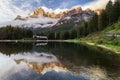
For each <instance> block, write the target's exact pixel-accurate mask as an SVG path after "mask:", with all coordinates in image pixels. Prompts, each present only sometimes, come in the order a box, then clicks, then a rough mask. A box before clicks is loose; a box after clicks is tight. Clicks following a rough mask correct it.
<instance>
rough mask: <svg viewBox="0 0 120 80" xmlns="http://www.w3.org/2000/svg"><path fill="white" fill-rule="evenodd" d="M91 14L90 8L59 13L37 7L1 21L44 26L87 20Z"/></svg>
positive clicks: (79, 8) (19, 24) (17, 24)
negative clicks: (21, 14) (8, 19)
mask: <svg viewBox="0 0 120 80" xmlns="http://www.w3.org/2000/svg"><path fill="white" fill-rule="evenodd" d="M93 14H94V11H92V10H90V9H86V10H82V8H81V7H76V8H72V9H70V10H66V11H62V12H60V13H55V12H49V11H45V10H44V9H42V8H37V9H35V10H34V11H33V12H32V13H29V14H28V15H27V16H26V17H22V16H19V15H18V16H17V17H16V18H15V19H14V20H13V21H10V22H6V23H3V24H2V26H5V25H12V26H19V27H24V28H26V27H27V28H46V27H53V26H54V27H56V26H59V25H62V24H69V23H73V24H77V23H79V24H80V23H82V22H83V21H87V20H88V19H89V18H90V17H92V15H93Z"/></svg>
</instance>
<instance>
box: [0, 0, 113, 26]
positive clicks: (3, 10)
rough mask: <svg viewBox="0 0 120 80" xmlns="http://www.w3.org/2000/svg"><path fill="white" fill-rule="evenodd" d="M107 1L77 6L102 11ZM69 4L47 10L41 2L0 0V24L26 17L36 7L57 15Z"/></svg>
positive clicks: (33, 0)
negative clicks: (19, 16)
mask: <svg viewBox="0 0 120 80" xmlns="http://www.w3.org/2000/svg"><path fill="white" fill-rule="evenodd" d="M108 1H109V0H93V1H92V2H89V3H86V4H84V5H77V6H81V7H82V8H83V9H86V8H91V9H98V8H99V9H102V8H105V5H106V4H107V2H108ZM112 1H114V0H112ZM36 3H37V4H36ZM69 4H72V3H69V2H64V1H63V2H61V3H60V6H58V7H57V8H55V9H54V10H53V9H52V8H47V7H49V6H44V3H42V0H0V24H1V23H2V22H6V21H11V20H13V19H14V18H15V17H16V16H17V15H21V16H26V15H27V14H28V13H30V12H32V11H33V10H34V9H35V8H37V7H38V6H39V7H42V8H43V9H44V10H45V11H50V12H55V13H59V12H61V11H65V10H68V9H67V8H66V7H68V6H69ZM53 5H54V4H53ZM73 7H76V6H73Z"/></svg>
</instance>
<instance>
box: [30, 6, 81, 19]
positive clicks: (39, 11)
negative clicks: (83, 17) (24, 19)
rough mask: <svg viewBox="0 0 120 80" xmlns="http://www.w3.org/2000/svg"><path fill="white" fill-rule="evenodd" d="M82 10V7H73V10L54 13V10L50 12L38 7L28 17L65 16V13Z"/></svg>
mask: <svg viewBox="0 0 120 80" xmlns="http://www.w3.org/2000/svg"><path fill="white" fill-rule="evenodd" d="M81 11H82V8H81V7H77V8H73V9H71V10H67V11H63V12H60V13H54V12H49V11H47V12H46V11H44V9H42V8H37V9H35V10H34V11H33V12H32V13H29V14H28V17H33V18H35V17H49V18H61V17H64V16H65V15H68V14H73V13H78V12H81Z"/></svg>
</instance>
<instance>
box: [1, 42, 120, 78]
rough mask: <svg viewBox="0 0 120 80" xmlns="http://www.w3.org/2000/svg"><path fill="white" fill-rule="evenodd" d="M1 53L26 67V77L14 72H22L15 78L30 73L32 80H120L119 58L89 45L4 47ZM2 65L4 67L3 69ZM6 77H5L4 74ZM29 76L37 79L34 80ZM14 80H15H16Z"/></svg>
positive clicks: (18, 45) (30, 44) (10, 44)
mask: <svg viewBox="0 0 120 80" xmlns="http://www.w3.org/2000/svg"><path fill="white" fill-rule="evenodd" d="M38 44H43V43H38ZM45 44H46V43H45ZM0 52H1V53H2V54H1V55H3V54H4V56H6V55H9V56H7V57H8V58H10V59H11V61H13V62H14V64H16V65H19V66H20V65H22V66H23V64H24V67H25V66H26V67H27V68H23V70H22V69H21V70H22V73H19V72H21V71H18V70H17V68H16V67H15V68H14V69H15V70H17V72H18V73H15V75H17V76H18V74H19V75H22V74H25V73H27V72H28V73H30V74H29V75H26V76H28V78H27V79H28V80H36V79H38V80H39V79H40V80H53V78H54V79H55V78H56V80H71V79H73V80H87V79H90V80H96V79H97V80H107V79H108V80H110V79H111V80H112V79H113V80H115V79H116V80H118V79H119V77H120V56H119V55H116V54H112V52H110V51H107V50H104V49H102V48H98V47H94V46H92V47H91V46H88V45H85V44H73V43H47V45H42V46H41V45H37V46H36V43H0ZM1 55H0V56H1ZM0 60H1V58H0ZM2 61H5V60H2ZM8 62H9V61H8ZM8 64H11V62H10V63H6V66H7V65H8ZM2 65H3V64H0V67H1V66H2ZM1 68H2V67H1ZM12 69H13V68H12ZM24 69H27V71H26V70H24ZM29 69H30V70H29ZM12 71H14V70H12ZM24 71H25V73H24ZM29 71H31V72H29ZM3 73H4V74H5V72H4V71H3ZM12 76H13V75H12ZM29 76H30V78H31V76H32V78H36V79H32V78H31V79H30V78H29ZM46 76H47V77H46ZM19 77H20V76H19ZM0 78H1V77H0ZM13 78H14V77H13ZM13 78H12V79H11V80H14V79H13ZM46 78H47V79H46ZM50 78H51V79H50ZM1 80H5V79H1ZM8 80H9V79H8ZM17 80H18V79H17ZM21 80H26V79H21Z"/></svg>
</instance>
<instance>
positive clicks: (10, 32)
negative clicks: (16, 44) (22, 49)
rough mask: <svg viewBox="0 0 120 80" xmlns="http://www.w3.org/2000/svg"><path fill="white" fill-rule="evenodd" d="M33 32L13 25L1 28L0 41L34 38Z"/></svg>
mask: <svg viewBox="0 0 120 80" xmlns="http://www.w3.org/2000/svg"><path fill="white" fill-rule="evenodd" d="M32 36H33V32H32V31H31V30H26V29H23V28H19V27H12V26H11V25H9V26H6V27H2V28H0V40H16V39H24V38H32Z"/></svg>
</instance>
